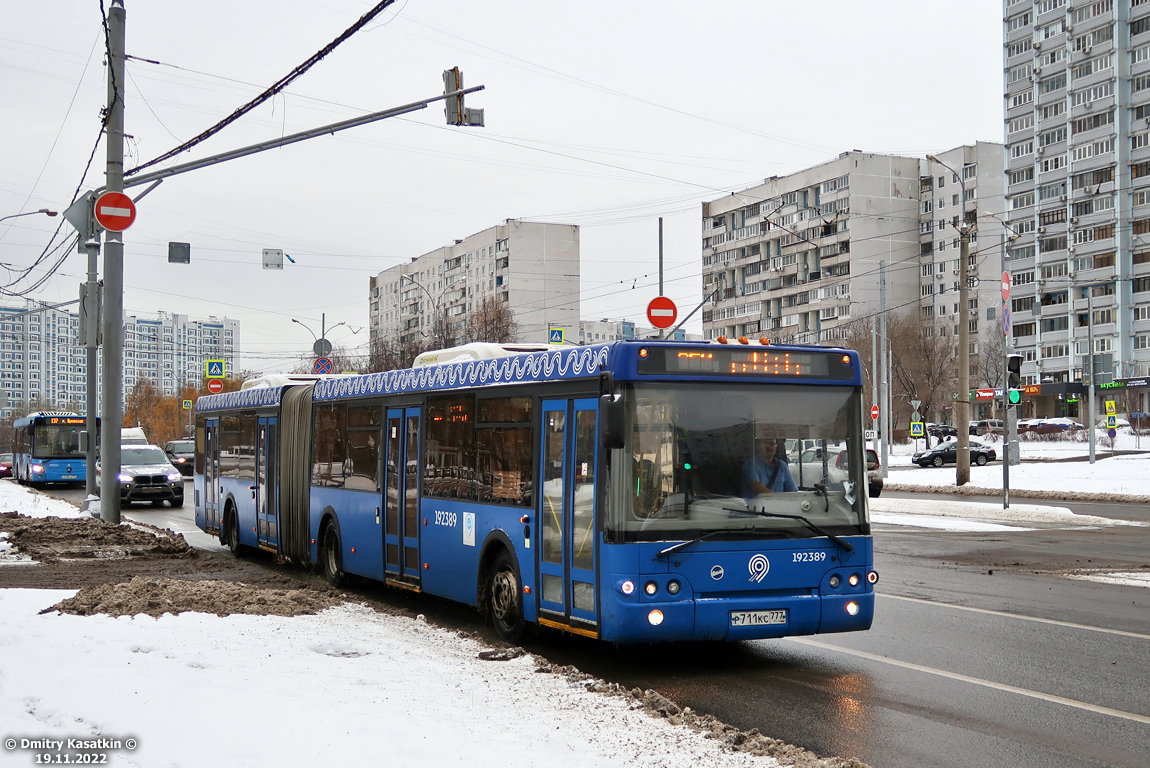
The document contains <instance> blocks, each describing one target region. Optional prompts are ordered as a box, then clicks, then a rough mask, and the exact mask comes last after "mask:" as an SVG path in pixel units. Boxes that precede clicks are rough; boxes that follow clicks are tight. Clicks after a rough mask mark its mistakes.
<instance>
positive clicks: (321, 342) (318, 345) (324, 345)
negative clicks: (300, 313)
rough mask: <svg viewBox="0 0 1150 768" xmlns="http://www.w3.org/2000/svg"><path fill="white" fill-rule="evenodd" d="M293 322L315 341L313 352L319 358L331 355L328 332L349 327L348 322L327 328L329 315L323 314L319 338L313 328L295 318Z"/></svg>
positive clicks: (320, 320) (320, 318) (320, 319)
mask: <svg viewBox="0 0 1150 768" xmlns="http://www.w3.org/2000/svg"><path fill="white" fill-rule="evenodd" d="M291 321H292V322H293V323H295V324H296V325H298V326H301V327H302V328H303V329H304V330H306V331H307V332H308V333H310V334H311V337H312V339H313V340H314V341H315V344H313V345H312V348H311V351H312V352H314V353H315V354H316V356H317V357H326V356H328V355H329V354H331V342H330V341H328V340H327V338H326V336H327V332H328V331H330V330H334V329H336V328H339V327H340V326H341V325H347V323H346V322H339V323H336V324H335V325H333V326H332V327H331V328H327V327H326V324H327V314H326V313H323V314H321V315H320V316H319V323H320V325H319V336H318V337H317V336H316V335H315V331H313V330H312V329H311V328H308V327H307V325H306V324H305V323H301V322H300V321H299V320H296V319H295V318H294V317H293V318H292V319H291Z"/></svg>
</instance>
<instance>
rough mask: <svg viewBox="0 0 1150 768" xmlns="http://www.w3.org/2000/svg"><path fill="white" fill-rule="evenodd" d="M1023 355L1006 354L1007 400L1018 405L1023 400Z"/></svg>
mask: <svg viewBox="0 0 1150 768" xmlns="http://www.w3.org/2000/svg"><path fill="white" fill-rule="evenodd" d="M1020 386H1022V355H1007V356H1006V391H1007V395H1006V400H1007V402H1009V403H1010V404H1011V405H1016V404H1017V403H1018V402H1019V401H1020V400H1022V390H1021V389H1019V387H1020Z"/></svg>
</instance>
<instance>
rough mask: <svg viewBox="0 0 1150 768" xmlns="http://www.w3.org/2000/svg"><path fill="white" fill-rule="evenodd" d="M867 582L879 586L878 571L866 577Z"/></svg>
mask: <svg viewBox="0 0 1150 768" xmlns="http://www.w3.org/2000/svg"><path fill="white" fill-rule="evenodd" d="M866 580H867V581H869V582H870V583H871V584H878V571H871V572H870V573H868V574H867V575H866Z"/></svg>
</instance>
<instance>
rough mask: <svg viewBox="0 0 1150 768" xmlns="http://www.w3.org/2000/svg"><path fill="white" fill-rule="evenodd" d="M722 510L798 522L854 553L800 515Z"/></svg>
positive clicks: (839, 540) (836, 537)
mask: <svg viewBox="0 0 1150 768" xmlns="http://www.w3.org/2000/svg"><path fill="white" fill-rule="evenodd" d="M723 509H725V510H726V511H727V512H738V513H740V514H744V515H758V516H759V517H782V518H786V519H787V520H798V521H799V522H800V523H802V524H803V525H805V526H806V527H807V528H810V529H811V530H812V531H814V532H815V533H817V534H819V535H820V536H826V537H827V538H828V539H830V540H831V541H833V542H834V543H835V544H838V545H839V546H840V547H842V548H843V549H845V550H846V551H847V552H854V551H855V548H854V546H853V545H852V544H851V543H850V542H849V541H847V540H846V539H840V538H839V537H838V536H835V535H834V534H833V533H827V532H826V531H824V530H823V529H822V528H819V527H818V526H817V525H815V524H814V523H812V522H811V521H810V520H808V519H806V518H805V517H803V516H802V515H784V514H782V513H780V512H763V511H761V510H758V509H731V508H730V507H723ZM688 543H690V542H688ZM680 546H683V545H680Z"/></svg>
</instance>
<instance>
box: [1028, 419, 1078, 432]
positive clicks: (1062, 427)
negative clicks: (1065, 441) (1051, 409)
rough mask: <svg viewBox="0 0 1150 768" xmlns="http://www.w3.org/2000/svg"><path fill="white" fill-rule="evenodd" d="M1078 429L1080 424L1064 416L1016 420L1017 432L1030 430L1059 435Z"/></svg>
mask: <svg viewBox="0 0 1150 768" xmlns="http://www.w3.org/2000/svg"><path fill="white" fill-rule="evenodd" d="M1080 429H1083V426H1082V425H1081V424H1079V423H1078V422H1077V421H1075V420H1074V419H1068V418H1066V417H1065V416H1062V417H1059V418H1054V419H1021V420H1020V421H1019V422H1018V432H1019V434H1022V433H1024V432H1030V433H1032V434H1036V435H1059V434H1062V433H1065V432H1076V431H1078V430H1080Z"/></svg>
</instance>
